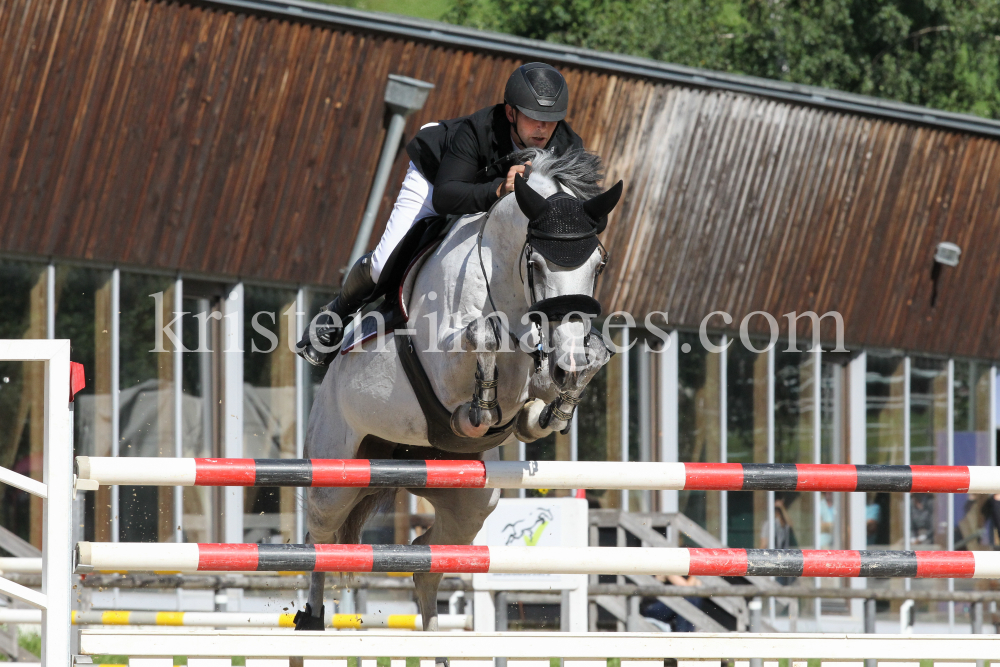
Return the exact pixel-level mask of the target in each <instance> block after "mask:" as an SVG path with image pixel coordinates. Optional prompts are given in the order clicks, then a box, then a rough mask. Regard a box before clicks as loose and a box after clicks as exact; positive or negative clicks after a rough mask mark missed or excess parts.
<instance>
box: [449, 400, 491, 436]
mask: <svg viewBox="0 0 1000 667" xmlns="http://www.w3.org/2000/svg"><path fill="white" fill-rule="evenodd" d="M470 407H471V404H470V403H462V404H461V405H460V406H458V407H457V408H455V411H454V412H453V413H451V430H452V431H454V432H455V435H457V436H460V437H463V438H481V437H483V436H484V435H486V432H487V431H489V430H490V425H489V424H487V423H485V422H484V423H482V424H480V425H479V426H474V425H473V424H472V422H471V421H469V408H470Z"/></svg>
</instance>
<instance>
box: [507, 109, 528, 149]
mask: <svg viewBox="0 0 1000 667" xmlns="http://www.w3.org/2000/svg"><path fill="white" fill-rule="evenodd" d="M510 110H511V111H513V112H514V122H513V123H511V124H510V129H511V131H512V132H513V133H514V136H515V137H517V141H518V142H520V144H521V145H520V146H518V148H520V149H521V150H524V149H526V148H527V147H528V144H527V143H525V141H524V139H523V138H522V137H521V133H520V132H518V131H517V107H515V106H514V105H513V104H512V105H510Z"/></svg>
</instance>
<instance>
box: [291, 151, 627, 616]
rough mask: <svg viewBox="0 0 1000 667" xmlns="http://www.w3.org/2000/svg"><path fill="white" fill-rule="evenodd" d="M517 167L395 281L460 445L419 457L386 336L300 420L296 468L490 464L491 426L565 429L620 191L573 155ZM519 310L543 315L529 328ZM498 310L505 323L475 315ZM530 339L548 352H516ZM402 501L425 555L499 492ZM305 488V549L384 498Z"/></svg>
mask: <svg viewBox="0 0 1000 667" xmlns="http://www.w3.org/2000/svg"><path fill="white" fill-rule="evenodd" d="M520 159H521V160H523V159H530V160H531V161H532V170H531V172H530V175H529V178H528V181H527V182H525V181H524V180H522V179H521V178H520V177H518V178H517V179H516V180H517V183H516V192H515V196H506V197H504V198H503V199H501V200H500V201H498V202H497V203H496V205H494V207H493V208H492V210H491V211H490V212H489V213H488V214H477V215H468V216H465V217H463V218H461V219H460V220H458V221H457V222H456V223H455V224H454V226H453V227H452V228H451V230H450V231H449V232H448V233H447V235H446V236H445V238H444V240H443V241H442V242H441V243H440V245H438V246H437V247H436V248H435V249H434V250H433V251H431V252H428V253H427V254H426V255H425V256H426V260H425V261H424V262H423V264H422V266H420V267H419V270H417V269H414V270H411V272H410V273H411V274H413V273H416V277H415V278H413V277H412V276H411V277H410V278H408V279H407V281H406V282H404V288H403V297H404V299H403V301H404V302H405V303H406V304H407V306H408V316H409V320H408V323H407V326H408V327H409V328H410V329H411V330H413V333H411V334H410V340H411V341H412V343H413V345H412V349H415V350H416V355H417V357H418V358H419V362H420V364H422V366H423V368H424V370H425V371H426V376H427V378H428V379H429V381H430V385H431V387H432V388H433V393H434V394H435V395H436V397H437V399H438V400H439V401H440V403H441V404H443V406H444V408H445V409H446V410H447V413H448V414H450V415H451V419H450V427H451V431H452V433H449V436H450V437H451V438H453V439H454V443H458V444H454V443H453V444H454V446H444V447H439V448H438V449H437V450H435V449H432V448H430V447H431V445H430V442H429V435H428V434H429V431H430V427H429V419H428V418H425V412H424V411H423V410H422V406H421V403H420V400H418V396H417V394H416V393H415V391H414V389H413V388H412V386H411V383H410V382H409V381H408V378H407V376H406V375H405V373H404V369H403V367H402V365H401V364H402V363H403V360H402V359H401V355H403V353H402V352H401V351H400V346H399V345H397V344H394V343H393V333H392V332H388V333H387V334H386V336H385V340H384V341H382V343H381V344H379V343H378V341H374V342H373V341H369V342H368V343H367V344H366V345H364V346H359V347H356V348H355V349H353V350H351V351H349V352H346V353H344V354H339V355H338V356H337V358H336V359H335V360H334V361H333V363H332V364H331V365H330V368H329V370H328V371H327V373H326V377H325V378H324V380H323V384H322V386H321V387H320V389H319V392H318V394H317V395H316V399H315V402H314V404H313V408H312V412H311V414H310V417H309V427H308V432H307V434H306V442H305V455H306V456H307V457H308V458H334V459H350V458H361V459H367V458H372V459H377V458H393V453H394V451H395V450H397V449H398V450H403V449H406V450H407V451H409V452H411V456H410V457H411V458H412V452H413V450H414V449H415V448H423V449H417V450H416V453H417V454H418V455H420V456H419V458H434V456H435V454H437V455H438V458H442V455H441V454H440V450H441V449H444V450H445V451H450V452H458V453H459V454H460V455H459V456H457V458H481V459H491V460H496V459H497V458H499V457H498V455H497V449H496V447H497V445H498V444H501V442H499V441H496V438H495V437H494V438H493V441H490V440H489V438H485V437H484V436H486V435H487V431H488V429H490V427H493V431H491V433H494V434H495V433H496V431H497V430H498V427H502V426H504V424H508V425H509V428H508V430H507V431H506V433H504V432H502V431H501V432H500V437H501V438H502V440H503V441H504V442H513V440H514V438H515V437H517V438H519V439H521V440H525V441H529V442H530V441H533V440H536V439H538V438H540V437H544V436H545V435H547V434H548V433H551V432H552V431H553V430H562V429H564V428H565V427H566V426H567V424H568V421H567V420H568V419H569V418H570V417H571V415H572V411H573V408H574V406H575V404H576V401H577V400H578V398H579V396H580V394H581V393H582V391H583V389H584V387H585V386H586V384H587V382H589V381H590V379H591V378H592V377H593V375H594V374H595V373H596V372H597V371H598V370H599V369H600V368H601V366H603V365H604V364H605V363H607V360H608V358H609V356H610V355H609V352H608V349H607V348H606V347H605V344H604V342H603V340H602V339H601V337H600V336H599V335H590V330H591V329H590V317H593V316H595V315H597V314H599V306H598V305H597V303H596V301H594V300H593V298H592V297H593V289H594V283H595V280H596V277H597V275H598V274H599V271H600V269H601V268H602V267H603V265H604V263H605V262H606V261H607V254H606V253H605V252H604V248H603V246H601V245H599V243H598V241H597V239H596V233H597V232H598V231H601V230H603V228H604V224H606V221H607V214H608V213H609V212H610V211H611V209H612V208H614V206H615V205H616V204H617V202H618V199H619V197H620V195H621V183H618V184H617V185H616V186H615V187H614V188H612V189H611V190H609V191H607V192H602V191H601V188H600V187H599V186H598V185H597V182H598V181H599V180H600V178H601V177H602V174H601V164H600V160H599V158H597V157H596V156H595V155H593V154H590V153H585V152H583V151H577V152H574V153H571V154H567V155H565V156H562V157H553V156H551V155H550V154H548V153H547V152H544V151H541V150H529V151H525V152H524V153H523V154H522V155H521V156H520ZM560 193H563V194H560ZM567 194H568V195H571V196H567ZM553 195H554V196H553ZM484 215H485V216H487V218H486V219H485V222H484ZM529 220H530V221H531V223H532V225H533V227H531V228H530V229H529ZM480 236H481V240H480ZM526 236H527V237H528V238H527V241H528V242H527V243H526ZM480 257H481V258H482V260H480ZM484 273H485V275H486V276H488V282H487V279H486V278H484ZM531 286H533V288H534V289H533V291H534V293H533V294H532V293H531V289H530V287H531ZM487 288H489V292H490V294H488V293H487ZM490 296H492V300H491V298H490ZM532 310H535V311H541V312H542V313H543V314H544V315H545V316H546V317H545V318H544V319H543V318H540V317H538V316H536V319H535V320H534V321H532V320H531V319H530V318H529V317H528V316H527V314H528V313H529V311H532ZM569 311H573V312H574V313H576V315H567V312H569ZM595 311H596V312H595ZM496 312H499V313H503V314H504V315H506V318H505V319H506V322H504V321H503V319H504V318H496V317H495V318H492V319H484V318H485V316H489V315H490V314H491V313H496ZM580 313H582V314H583V315H582V316H581V315H580ZM548 320H551V322H552V323H551V324H548ZM514 339H516V341H517V342H514ZM401 340H402V337H401ZM397 342H398V341H397ZM539 342H541V343H543V344H544V345H546V346H547V348H548V349H551V350H552V351H551V352H550V353H549V354H535V355H532V354H529V352H532V351H534V350H536V349H537V345H538V343H539ZM477 373H478V377H477ZM491 378H495V379H496V381H497V384H496V385H493V384H492V383H491V382H490V379H491ZM470 396H473V400H471V401H470V398H469V397H470ZM425 400H426V399H425ZM511 422H514V423H511ZM423 452H425V453H426V455H421V454H422V453H423ZM443 458H456V456H454V455H444V456H443ZM410 492H411V493H414V494H417V495H419V496H423V497H424V498H427V499H428V500H429V501H430V502H431V504H432V505H433V506H434V509H435V515H434V524H433V526H432V527H431V528H430V529H429V530H428V531H427V532H426V533H424V534H423V535H421V536H420V537H418V538H417V539H416V540H415V541H414V543H415V544H422V545H427V544H455V545H466V544H471V543H472V540H473V538H474V537H475V536H476V534H477V533H478V532H479V530H480V528H482V526H483V523H484V521H485V520H486V517H487V516H488V515H489V514H490V512H491V511H492V510H493V508H494V507H495V506H496V503H497V500H498V498H499V496H500V491H499V490H498V489H410ZM308 494H309V502H308V509H309V514H308V529H309V538H308V539H309V541H310V542H311V543H316V544H356V543H358V542H359V540H360V535H361V530H362V527H363V525H364V523H365V521H366V520H367V518H368V517H369V516H370V514H371V513H372V512H373V511H375V510H377V509H378V508H379V507H381V506H385V505H386V503H387V501H390V500H391V498H392V497H393V495H394V494H395V489H359V488H311V489H309V490H308ZM324 576H325V575H324V574H323V573H320V572H317V573H314V574H313V575H312V580H311V582H310V589H309V609H310V611H309V612H307V613H311V614H312V616H313V617H317V616H320V615H321V609H322V605H323V586H324ZM441 576H442V575H441V574H431V573H416V574H414V575H413V579H414V584H415V586H416V596H417V603H418V605H419V608H420V613H421V614H422V616H423V625H424V629H425V630H437V627H438V621H437V588H438V584H439V583H440V581H441Z"/></svg>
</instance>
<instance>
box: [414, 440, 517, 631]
mask: <svg viewBox="0 0 1000 667" xmlns="http://www.w3.org/2000/svg"><path fill="white" fill-rule="evenodd" d="M484 458H486V457H484ZM413 492H414V493H417V494H418V495H420V496H423V497H424V498H427V499H428V500H429V501H430V502H431V504H432V505H434V524H433V525H432V526H431V527H430V529H428V531H427V532H426V533H424V534H423V535H421V536H419V537H418V538H417V539H415V540H414V541H413V543H414V544H428V545H429V544H471V543H472V540H473V539H475V537H476V534H477V533H478V532H479V531H480V529H481V528H482V527H483V523H485V522H486V517H488V516H489V515H490V512H492V511H493V508H494V507H496V504H497V500H499V498H500V490H499V489H419V490H416V489H414V490H413ZM440 583H441V574H435V573H430V572H419V573H414V575H413V584H414V587H415V588H416V591H415V592H416V597H417V606H418V607H419V608H420V615H421V617H422V619H423V623H424V630H428V631H434V630H437V629H438V619H437V592H438V585H439V584H440Z"/></svg>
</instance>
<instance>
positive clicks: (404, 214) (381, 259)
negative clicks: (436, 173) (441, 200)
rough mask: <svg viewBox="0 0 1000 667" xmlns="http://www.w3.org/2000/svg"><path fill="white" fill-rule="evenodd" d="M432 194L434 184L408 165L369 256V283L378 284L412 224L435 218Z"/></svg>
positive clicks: (411, 165)
mask: <svg viewBox="0 0 1000 667" xmlns="http://www.w3.org/2000/svg"><path fill="white" fill-rule="evenodd" d="M433 194H434V184H433V183H431V182H430V181H428V180H427V179H426V178H424V177H423V175H422V174H421V173H420V172H419V171H417V168H416V167H414V166H413V163H412V162H411V163H410V166H409V168H408V169H407V170H406V177H405V178H404V179H403V186H402V187H401V188H400V189H399V196H398V197H396V203H395V205H394V206H393V207H392V213H391V214H390V215H389V222H387V223H386V225H385V232H383V233H382V238H381V239H380V240H379V242H378V245H377V246H375V252H374V253H373V254H372V280H375V281H378V278H379V276H380V275H382V267H383V266H385V263H386V261H388V259H389V255H391V254H392V251H393V250H394V249H395V248H396V246H397V245H398V244H399V242H400V241H401V240H403V237H404V236H406V232H408V231H410V228H411V227H413V223H414V222H416V221H417V220H422V219H423V218H426V217H427V216H430V215H436V214H437V212H436V211H435V210H434V204H433V203H431V196H432V195H433Z"/></svg>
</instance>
